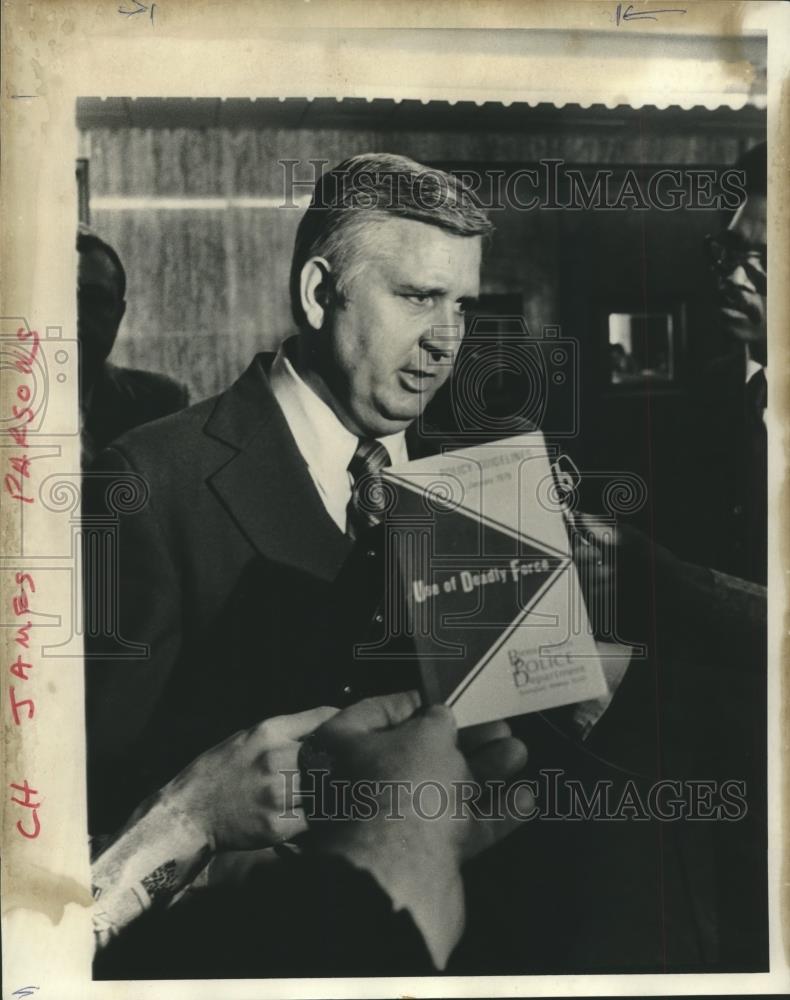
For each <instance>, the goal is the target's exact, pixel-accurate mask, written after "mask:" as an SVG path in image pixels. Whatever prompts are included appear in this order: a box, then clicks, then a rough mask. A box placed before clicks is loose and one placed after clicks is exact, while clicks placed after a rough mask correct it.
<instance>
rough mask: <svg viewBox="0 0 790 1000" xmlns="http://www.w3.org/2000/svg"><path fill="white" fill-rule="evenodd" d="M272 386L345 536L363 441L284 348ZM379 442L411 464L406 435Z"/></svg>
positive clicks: (277, 359)
mask: <svg viewBox="0 0 790 1000" xmlns="http://www.w3.org/2000/svg"><path fill="white" fill-rule="evenodd" d="M269 381H270V383H271V387H272V392H273V393H274V398H275V399H276V400H277V402H278V403H279V405H280V409H281V410H282V411H283V414H284V415H285V419H286V421H287V423H288V427H289V429H290V431H291V434H293V436H294V440H295V441H296V446H297V448H298V449H299V451H300V453H301V455H302V458H303V459H304V460H305V462H306V463H307V468H308V471H309V472H310V475H311V477H312V479H313V482H314V483H315V485H316V489H317V490H318V493H319V495H320V496H321V499H322V500H323V502H324V506H325V507H326V509H327V511H328V512H329V516H330V517H331V518H332V520H333V521H334V522H335V524H336V525H337V526H338V528H340V530H341V531H342V532H345V530H346V508H347V507H348V502H349V500H350V499H351V485H352V478H351V473H350V472H349V471H348V465H349V462H350V461H351V459H352V458H353V456H354V452H355V451H356V449H357V444H358V443H359V439H358V438H357V437H356V435H354V434H352V433H351V431H350V430H348V428H347V427H344V426H343V424H342V423H341V422H340V421H339V420H338V418H337V416H336V415H335V413H334V411H333V410H332V409H331V408H330V407H329V406H327V404H326V403H325V402H324V401H323V400H322V399H321V398H320V397H319V396H317V395H316V393H315V392H314V391H313V390H312V389H311V388H310V386H309V385H307V383H306V382H305V381H304V380H303V379H302V378H300V376H299V375H298V374H297V372H296V369H295V368H294V366H293V365H292V364H291V361H290V360H289V358H288V355H287V353H286V345H285V344H283V345H281V347H280V349H279V351H278V352H277V355H276V357H275V359H274V361H273V363H272V369H271V373H270V376H269ZM377 440H378V441H379V442H380V443H381V444H383V445H384V447H385V448H386V449H387V451H388V453H389V456H390V459H391V460H392V463H393V464H395V463H398V462H406V461H408V458H409V456H408V452H407V451H406V432H405V431H398V433H397V434H389V435H387V436H386V437H381V438H378V439H377Z"/></svg>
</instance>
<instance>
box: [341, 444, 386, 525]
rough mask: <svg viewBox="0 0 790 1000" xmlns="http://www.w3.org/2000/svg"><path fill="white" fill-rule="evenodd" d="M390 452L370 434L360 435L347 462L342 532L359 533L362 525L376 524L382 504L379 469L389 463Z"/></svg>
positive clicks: (383, 499) (380, 513) (383, 504)
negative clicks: (348, 477)
mask: <svg viewBox="0 0 790 1000" xmlns="http://www.w3.org/2000/svg"><path fill="white" fill-rule="evenodd" d="M390 464H391V462H390V456H389V452H388V451H387V449H386V448H385V447H384V445H383V444H380V443H379V442H378V441H376V440H374V439H372V438H360V439H359V444H358V445H357V450H356V451H355V452H354V456H353V458H352V459H351V461H350V462H349V463H348V471H349V472H350V473H351V478H352V480H353V485H352V487H351V499H350V500H349V501H348V507H347V508H346V534H347V535H348V536H349V538H351V539H356V538H358V537H359V535H360V533H361V532H362V531H364V530H365V529H366V528H372V527H374V526H375V525H377V524H378V523H379V522H380V521H381V518H382V515H383V513H384V510H385V507H386V497H385V494H384V490H383V489H382V484H381V476H380V473H381V470H382V469H384V468H386V467H387V466H388V465H390Z"/></svg>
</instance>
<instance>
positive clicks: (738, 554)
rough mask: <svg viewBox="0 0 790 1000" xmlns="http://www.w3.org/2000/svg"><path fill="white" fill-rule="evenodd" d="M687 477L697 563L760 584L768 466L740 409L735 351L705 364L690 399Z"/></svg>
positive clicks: (760, 434) (755, 430)
mask: <svg viewBox="0 0 790 1000" xmlns="http://www.w3.org/2000/svg"><path fill="white" fill-rule="evenodd" d="M694 406H695V413H694V415H693V416H692V418H691V426H692V428H693V429H695V430H696V434H693V435H692V436H691V439H692V440H694V441H695V442H696V445H695V449H694V454H693V455H692V456H691V459H692V465H691V469H690V474H689V477H688V497H689V501H690V502H692V503H693V504H695V506H696V513H694V514H693V515H692V522H693V523H694V525H695V527H696V529H697V530H696V531H695V533H694V541H693V544H694V550H693V551H691V552H690V553H689V554H687V555H686V558H691V559H692V560H693V561H695V562H698V563H699V564H701V565H703V566H711V567H712V568H714V569H718V570H721V571H722V572H725V573H731V574H732V575H733V576H738V577H742V578H743V579H746V580H752V581H753V582H755V583H760V584H765V583H766V580H767V523H768V522H767V515H768V501H767V462H766V435H765V428H764V426H763V425H762V424H761V423H760V422H759V421H758V420H755V418H754V416H753V414H749V413H748V412H747V410H746V384H745V360H744V354H743V351H742V350H738V351H736V352H735V353H733V354H731V355H728V356H726V357H723V358H718V359H717V360H716V361H714V362H712V363H711V364H710V365H709V366H708V368H707V369H706V370H705V372H704V373H703V376H702V378H701V379H700V383H699V385H698V386H697V391H696V392H695V394H694Z"/></svg>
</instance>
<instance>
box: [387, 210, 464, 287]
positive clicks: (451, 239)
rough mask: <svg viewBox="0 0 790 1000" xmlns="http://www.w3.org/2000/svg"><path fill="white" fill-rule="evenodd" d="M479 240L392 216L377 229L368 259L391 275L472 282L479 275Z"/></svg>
mask: <svg viewBox="0 0 790 1000" xmlns="http://www.w3.org/2000/svg"><path fill="white" fill-rule="evenodd" d="M481 256H482V238H481V237H480V236H461V235H459V234H457V233H453V232H450V231H449V230H447V229H443V228H442V227H441V226H435V225H431V224H429V223H426V222H420V221H418V220H416V219H400V218H397V217H396V216H391V217H388V218H386V219H384V220H383V221H382V222H381V223H380V224H379V226H377V237H376V238H375V243H374V247H373V248H372V254H371V258H372V259H376V260H378V261H380V262H386V264H387V265H388V270H389V271H390V272H391V273H395V274H402V275H403V276H404V279H405V278H406V277H412V278H417V277H419V278H420V280H421V281H423V282H424V281H430V280H431V279H440V278H441V279H443V280H445V281H449V280H454V281H459V280H461V281H469V280H470V279H471V278H474V279H475V280H476V279H478V278H479V275H480V260H481Z"/></svg>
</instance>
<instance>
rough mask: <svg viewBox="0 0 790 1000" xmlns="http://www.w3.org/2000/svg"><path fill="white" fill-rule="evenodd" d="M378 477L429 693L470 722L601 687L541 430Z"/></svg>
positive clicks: (573, 698) (597, 692) (565, 701)
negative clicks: (389, 494) (388, 494)
mask: <svg viewBox="0 0 790 1000" xmlns="http://www.w3.org/2000/svg"><path fill="white" fill-rule="evenodd" d="M383 479H384V481H385V483H386V484H387V485H388V486H389V487H391V488H392V490H393V491H394V503H393V505H392V509H391V513H390V519H389V524H390V529H391V531H392V532H393V536H394V538H395V539H396V541H395V545H394V553H395V558H396V559H397V562H398V572H399V576H400V582H401V585H402V592H403V594H404V600H405V614H406V620H407V622H408V627H409V631H410V633H411V634H412V635H413V637H414V641H415V645H416V650H417V655H418V658H419V662H420V674H421V678H422V684H423V694H424V696H425V698H426V700H427V701H428V702H431V703H436V702H443V703H445V704H447V705H449V706H450V707H452V709H453V711H454V713H455V716H456V718H457V721H458V725H459V726H470V725H475V724H477V723H482V722H489V721H491V720H494V719H502V718H508V717H511V716H515V715H520V714H523V713H526V712H537V711H542V710H544V709H549V708H556V707H558V706H561V705H569V704H575V703H577V702H582V701H588V700H591V699H596V698H601V697H603V696H605V695H606V694H607V684H606V679H605V677H604V672H603V669H602V666H601V661H600V658H599V654H598V650H597V649H596V644H595V641H594V639H593V636H592V630H591V628H590V624H589V620H588V618H587V611H586V609H585V605H584V600H583V598H582V593H581V589H580V587H579V580H578V576H577V573H576V567H575V566H574V563H573V561H572V559H571V552H570V543H569V538H568V534H567V529H566V524H565V518H564V515H563V509H562V505H561V504H560V502H559V501H558V499H557V491H556V485H555V482H554V477H553V473H552V469H551V464H550V456H549V452H548V450H547V447H546V444H545V441H544V439H543V435H542V434H541V433H540V432H537V431H535V432H530V433H528V434H521V435H518V436H517V437H512V438H507V439H505V440H502V441H496V442H493V443H490V444H482V445H476V446H473V447H470V448H463V449H460V450H458V451H452V452H447V453H445V454H442V455H436V456H431V457H429V458H423V459H419V460H418V461H415V462H408V463H404V464H402V465H396V466H392V467H390V468H388V469H386V470H384V472H383Z"/></svg>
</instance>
